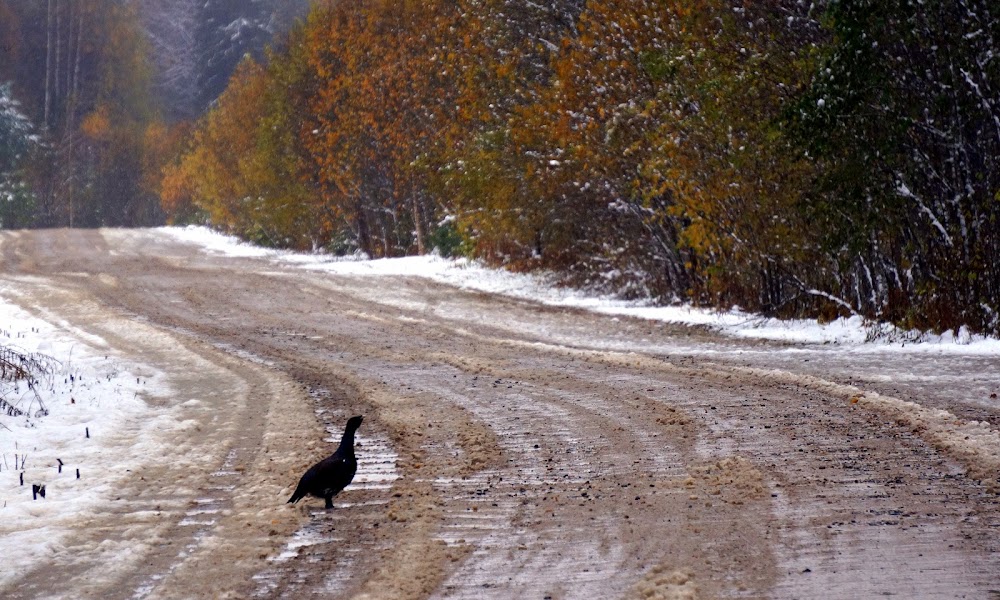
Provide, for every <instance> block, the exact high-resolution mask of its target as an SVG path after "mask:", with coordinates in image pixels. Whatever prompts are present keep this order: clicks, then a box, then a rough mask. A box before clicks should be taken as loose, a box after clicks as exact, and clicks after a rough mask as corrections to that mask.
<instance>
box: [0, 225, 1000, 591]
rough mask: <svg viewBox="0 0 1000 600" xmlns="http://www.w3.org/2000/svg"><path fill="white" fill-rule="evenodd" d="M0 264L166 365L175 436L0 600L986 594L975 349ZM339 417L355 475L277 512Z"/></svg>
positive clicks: (144, 251) (989, 469)
mask: <svg viewBox="0 0 1000 600" xmlns="http://www.w3.org/2000/svg"><path fill="white" fill-rule="evenodd" d="M0 255H2V263H0V278H2V279H3V280H4V281H5V282H6V283H7V284H8V287H9V288H13V289H16V294H13V295H12V298H11V300H13V301H15V302H17V303H18V304H20V305H21V306H23V307H24V308H26V309H27V310H29V311H32V312H33V313H36V314H38V315H40V316H43V317H44V318H47V319H49V320H51V321H53V322H57V323H61V324H62V325H63V326H64V327H66V328H67V329H71V330H73V331H78V332H84V333H85V334H88V335H93V336H98V337H99V338H101V339H103V340H106V341H107V343H108V344H109V345H110V346H112V347H113V349H114V351H115V352H123V353H128V354H130V355H131V356H134V357H136V359H137V360H141V361H144V362H146V363H148V364H151V365H154V366H156V367H157V368H159V369H161V370H162V371H164V372H166V373H168V374H169V376H170V378H171V381H170V385H171V386H172V389H174V390H175V392H176V394H175V396H176V406H172V407H163V408H164V409H171V410H181V411H186V412H185V413H184V417H185V419H187V420H186V421H185V422H190V427H187V428H185V429H184V430H182V431H178V432H172V433H171V434H170V435H172V436H174V437H175V439H173V443H174V444H175V448H176V452H175V453H174V452H168V453H165V455H164V456H150V457H145V458H144V463H143V466H142V468H140V469H134V470H133V471H132V472H131V473H130V474H128V475H126V476H123V477H122V480H121V482H120V485H119V486H118V490H117V491H118V493H117V494H116V495H115V497H113V498H109V499H108V502H107V504H106V506H104V507H103V508H102V509H101V510H100V511H98V512H96V513H95V514H93V515H88V516H87V518H85V519H81V521H80V523H79V526H78V527H77V528H75V529H74V530H73V531H70V532H69V533H68V534H67V535H66V539H65V541H64V542H63V545H62V547H63V548H64V549H65V550H64V551H63V552H60V553H58V555H56V556H53V557H52V558H51V560H48V561H46V562H44V563H42V564H38V565H37V567H36V568H34V569H32V570H31V571H30V572H28V573H27V574H26V575H25V576H24V577H23V578H21V579H20V580H19V581H18V582H17V583H16V584H15V585H13V586H9V587H8V588H7V589H2V590H0V596H3V597H5V598H43V597H44V598H49V597H63V598H146V597H149V598H196V597H236V598H283V597H287V598H311V597H318V598H366V599H382V598H441V599H445V598H455V599H458V598H463V599H464V598H468V599H472V598H475V599H480V598H496V599H507V598H519V599H537V600H543V599H548V598H552V599H574V598H734V597H735V598H873V597H882V596H894V597H901V598H985V599H994V600H996V599H997V598H1000V495H998V493H1000V480H998V478H1000V473H998V466H1000V459H998V452H1000V444H996V441H997V440H998V439H1000V438H998V437H997V436H998V433H997V431H996V429H997V426H998V424H1000V407H998V404H997V401H996V400H995V399H990V394H991V393H996V392H997V391H1000V359H998V357H990V356H985V357H983V356H980V357H968V356H966V357H960V356H950V355H936V354H931V353H924V354H920V353H917V354H912V355H909V354H908V355H894V354H879V353H871V352H864V351H848V350H842V349H836V348H828V347H819V348H816V347H805V346H788V345H782V344H777V343H770V342H768V343H764V342H747V341H740V340H733V339H725V338H721V337H718V336H716V335H715V334H712V333H710V332H706V331H701V330H697V329H691V328H686V327H680V326H672V325H665V324H661V323H654V322H648V321H642V320H633V319H627V318H613V317H608V316H601V315H596V314H591V313H588V312H583V311H574V310H565V309H553V308H547V307H544V306H540V305H536V304H533V303H529V302H524V301H519V300H512V299H508V298H502V297H496V296H492V295H487V294H482V293H476V292H469V291H463V290H460V289H456V288H452V287H448V286H443V285H439V284H436V283H432V282H429V281H427V280H424V279H418V278H407V277H361V276H335V275H330V274H324V273H316V272H310V271H306V270H303V269H300V268H296V267H295V266H293V265H289V264H282V263H277V262H273V261H269V260H266V259H251V258H234V257H226V256H218V255H211V254H209V253H207V252H205V251H204V250H202V249H199V248H198V247H195V246H194V245H189V244H185V243H181V242H178V241H176V240H175V239H174V238H173V237H171V236H169V235H167V234H164V233H162V232H157V231H132V230H123V231H116V230H110V231H76V230H72V231H68V230H55V231H37V232H8V233H3V234H2V235H0ZM161 402H164V403H167V404H170V402H172V401H163V400H161ZM354 414H362V415H364V416H365V422H364V425H363V426H362V428H361V430H360V431H359V432H358V448H357V453H358V456H359V459H360V462H361V465H360V468H359V472H358V476H357V478H356V480H355V483H354V484H352V485H351V486H350V487H348V489H347V490H345V491H344V492H343V493H342V494H340V495H339V496H338V497H337V498H336V499H335V501H334V504H335V507H334V509H332V510H330V511H325V510H323V509H322V505H323V503H322V500H317V499H311V500H309V501H305V502H300V503H299V504H298V505H289V504H286V503H285V500H286V499H287V498H288V496H289V495H290V493H291V491H292V489H293V487H294V485H295V483H296V482H297V480H298V477H299V475H301V473H302V472H303V471H304V470H305V468H307V467H308V466H309V465H310V464H312V463H313V462H315V461H316V460H318V459H319V458H322V457H323V456H325V455H326V454H328V453H329V452H332V450H333V449H334V448H335V446H336V442H337V440H338V439H339V436H340V432H341V430H342V427H343V425H344V423H345V422H346V420H347V418H348V417H349V416H351V415H354Z"/></svg>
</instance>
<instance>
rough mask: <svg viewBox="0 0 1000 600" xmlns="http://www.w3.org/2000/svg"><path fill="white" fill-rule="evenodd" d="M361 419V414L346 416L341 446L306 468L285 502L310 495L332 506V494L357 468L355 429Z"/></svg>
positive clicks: (343, 484)
mask: <svg viewBox="0 0 1000 600" xmlns="http://www.w3.org/2000/svg"><path fill="white" fill-rule="evenodd" d="M361 421H362V417H360V416H358V417H351V418H350V419H348V421H347V428H346V429H344V437H343V438H342V439H341V440H340V447H338V448H337V451H336V452H334V453H333V454H331V455H330V456H329V457H327V458H324V459H323V460H321V461H319V462H318V463H316V464H315V465H313V466H312V467H310V468H309V470H308V471H306V474H305V475H303V476H302V479H300V480H299V485H298V486H297V487H296V488H295V493H294V494H292V497H291V498H289V499H288V502H290V503H294V502H298V501H299V500H301V499H302V498H303V497H305V495H306V494H312V495H313V496H316V497H317V498H323V499H324V500H326V508H333V497H334V496H336V495H337V494H338V493H340V490H342V489H344V488H345V487H347V484H349V483H351V480H352V479H354V473H355V472H356V471H357V470H358V459H357V458H355V457H354V432H355V431H357V430H358V427H361Z"/></svg>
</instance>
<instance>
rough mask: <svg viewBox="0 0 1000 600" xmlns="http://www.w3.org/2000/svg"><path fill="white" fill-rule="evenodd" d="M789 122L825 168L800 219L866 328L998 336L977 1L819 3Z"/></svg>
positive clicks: (993, 146)
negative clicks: (897, 325) (812, 60)
mask: <svg viewBox="0 0 1000 600" xmlns="http://www.w3.org/2000/svg"><path fill="white" fill-rule="evenodd" d="M826 23H827V27H828V28H829V30H830V32H831V33H832V35H833V40H832V43H831V44H830V45H829V47H828V49H827V51H826V52H825V54H824V56H823V62H822V64H821V65H820V67H819V68H818V69H816V71H815V74H814V77H813V80H812V87H811V89H810V93H809V94H808V95H805V96H804V97H803V99H802V102H801V103H800V105H799V106H798V110H797V111H796V112H795V113H794V114H793V122H794V123H795V125H796V127H797V128H798V132H799V135H800V136H801V138H802V140H803V145H804V146H805V147H806V148H808V150H809V151H810V153H811V154H812V155H813V156H815V157H816V158H817V160H818V162H819V163H820V164H821V165H822V168H823V178H822V179H821V181H820V182H819V183H820V188H819V189H818V190H817V193H815V194H812V195H810V196H809V197H808V204H807V209H808V210H809V211H810V213H811V215H812V216H813V218H814V219H815V221H816V222H818V223H822V225H823V230H824V231H825V232H826V235H825V236H824V239H823V245H824V248H825V249H826V251H827V252H829V253H830V254H831V255H832V256H833V257H834V259H835V260H836V261H837V262H838V263H839V265H840V270H841V273H842V279H841V282H840V287H841V293H842V294H844V296H845V297H849V298H850V299H851V302H852V304H853V305H854V306H856V307H857V309H858V310H859V311H861V312H864V313H865V314H868V315H870V316H873V317H879V318H885V319H890V320H893V321H896V322H902V323H904V324H907V325H909V326H915V327H920V328H931V329H935V330H943V329H953V328H957V327H959V326H961V325H962V324H966V325H969V326H971V327H973V328H974V329H977V330H986V331H994V332H996V331H998V330H1000V319H998V309H1000V300H998V298H1000V269H998V267H997V264H996V261H995V260H994V259H993V257H995V256H996V255H997V253H998V251H1000V234H998V229H997V226H996V224H997V222H998V218H1000V208H998V203H997V193H998V191H1000V158H998V157H1000V95H998V94H1000V66H998V64H997V62H996V60H995V57H994V55H995V50H996V47H997V46H996V44H997V41H998V40H1000V14H998V13H997V10H996V8H995V6H994V5H993V4H992V3H990V2H987V1H982V0H969V1H964V2H958V3H953V2H943V1H929V2H913V1H909V0H896V1H891V2H870V1H867V0H851V1H847V2H837V3H831V4H830V7H829V10H828V12H827V15H826Z"/></svg>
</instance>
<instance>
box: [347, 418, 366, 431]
mask: <svg viewBox="0 0 1000 600" xmlns="http://www.w3.org/2000/svg"><path fill="white" fill-rule="evenodd" d="M363 420H364V417H362V416H361V415H358V416H356V417H351V418H350V419H348V420H347V428H348V429H350V430H351V431H356V430H357V429H358V427H361V421H363Z"/></svg>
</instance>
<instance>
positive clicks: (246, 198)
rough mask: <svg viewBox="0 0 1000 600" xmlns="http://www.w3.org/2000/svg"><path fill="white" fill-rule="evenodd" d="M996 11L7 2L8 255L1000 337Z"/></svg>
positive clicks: (458, 0) (2, 151) (575, 0)
mask: <svg viewBox="0 0 1000 600" xmlns="http://www.w3.org/2000/svg"><path fill="white" fill-rule="evenodd" d="M998 12H1000V9H997V8H996V7H995V6H994V3H992V2H990V1H988V0H958V1H955V0H952V1H948V2H945V1H943V0H923V1H915V0H879V1H876V0H840V1H827V0H820V1H816V2H802V1H800V0H763V1H760V2H743V1H739V0H698V1H693V2H689V1H685V2H680V1H676V0H603V1H597V0H586V1H585V0H554V1H551V2H546V3H534V2H527V1H525V0H450V1H447V2H443V1H437V0H433V1H427V2H411V1H409V0H401V1H397V2H388V1H385V0H355V1H347V0H325V1H316V2H312V3H311V5H309V4H307V3H306V2H280V1H278V0H270V1H269V2H263V1H262V2H253V3H240V2H226V1H224V0H209V1H208V2H204V1H201V2H191V1H185V0H172V1H169V2H160V3H155V2H152V1H124V0H119V1H108V2H100V1H97V0H47V2H30V3H26V2H15V1H10V0H0V57H2V58H0V226H2V227H4V228H15V227H53V226H70V227H96V226H145V225H154V224H159V223H163V222H170V223H175V224H184V223H204V224H209V225H211V226H213V227H215V228H218V229H221V230H224V231H227V232H230V233H233V234H236V235H238V236H240V237H242V238H244V239H247V240H251V241H254V242H256V243H259V244H263V245H267V246H273V247H279V248H292V249H298V250H316V251H326V252H331V253H335V254H340V255H344V254H352V253H363V254H365V255H367V256H369V257H373V258H378V257H393V256H403V255H408V254H417V253H428V252H439V253H441V254H443V255H463V256H468V257H471V258H476V259H481V260H484V261H486V262H488V263H490V264H494V265H498V266H503V267H506V268H510V269H514V270H521V271H529V270H545V271H550V272H553V273H556V274H558V275H559V276H560V277H561V279H562V280H563V281H564V282H565V283H566V284H567V285H573V286H579V287H584V288H590V289H595V290H601V291H606V292H611V293H615V294H617V295H620V296H622V297H626V298H642V299H649V300H652V301H656V302H661V303H672V302H687V303H693V304H695V305H700V306H713V307H719V308H729V307H734V306H738V307H740V308H742V309H744V310H749V311H753V312H757V313H760V314H764V315H769V316H778V317H810V318H817V319H821V320H832V319H834V318H837V317H840V316H848V315H860V316H862V317H865V318H866V319H870V320H871V321H873V322H889V323H893V324H896V325H899V326H902V327H905V328H916V329H920V330H933V331H944V330H948V329H953V330H958V329H959V328H962V327H965V328H967V329H968V330H971V331H975V332H982V333H988V334H993V335H1000V316H998V312H997V311H1000V266H998V260H997V257H998V256H1000V223H998V216H1000V63H998V61H1000V58H998V57H997V56H996V48H998V47H1000V46H998V44H997V42H998V40H1000V15H998V14H997V13H998Z"/></svg>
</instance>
